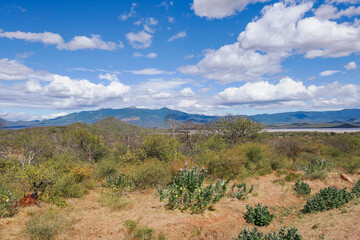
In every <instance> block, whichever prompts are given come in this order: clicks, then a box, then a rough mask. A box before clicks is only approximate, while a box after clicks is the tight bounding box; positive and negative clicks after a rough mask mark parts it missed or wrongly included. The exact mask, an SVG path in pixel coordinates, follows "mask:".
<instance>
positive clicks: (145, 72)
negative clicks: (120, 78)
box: [127, 68, 174, 75]
mask: <svg viewBox="0 0 360 240" xmlns="http://www.w3.org/2000/svg"><path fill="white" fill-rule="evenodd" d="M127 72H130V73H132V74H136V75H160V74H173V73H174V72H168V71H164V70H160V69H157V68H144V69H141V70H134V71H127Z"/></svg>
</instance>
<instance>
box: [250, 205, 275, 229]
mask: <svg viewBox="0 0 360 240" xmlns="http://www.w3.org/2000/svg"><path fill="white" fill-rule="evenodd" d="M246 209H247V212H246V213H245V216H244V218H245V220H246V222H247V223H252V224H255V225H256V226H267V225H269V224H270V223H271V221H272V220H273V218H274V217H275V215H274V214H272V213H270V212H269V209H268V206H264V207H263V206H261V203H258V204H257V205H256V206H255V208H253V207H252V206H249V205H246Z"/></svg>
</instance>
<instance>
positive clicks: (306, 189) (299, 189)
mask: <svg viewBox="0 0 360 240" xmlns="http://www.w3.org/2000/svg"><path fill="white" fill-rule="evenodd" d="M295 192H296V193H297V194H299V195H301V196H307V195H309V194H310V192H311V188H310V186H309V184H307V183H306V182H301V181H300V180H299V179H298V180H297V181H296V183H295Z"/></svg>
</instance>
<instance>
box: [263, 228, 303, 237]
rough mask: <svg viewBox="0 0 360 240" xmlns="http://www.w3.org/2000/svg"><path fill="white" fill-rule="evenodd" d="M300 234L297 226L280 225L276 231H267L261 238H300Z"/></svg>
mask: <svg viewBox="0 0 360 240" xmlns="http://www.w3.org/2000/svg"><path fill="white" fill-rule="evenodd" d="M301 239H302V236H301V234H300V233H299V232H298V230H297V228H294V227H289V228H288V229H286V228H285V227H282V228H281V229H280V231H279V232H278V233H275V232H273V233H268V234H266V235H265V237H264V238H263V240H301Z"/></svg>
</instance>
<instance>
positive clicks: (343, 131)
mask: <svg viewBox="0 0 360 240" xmlns="http://www.w3.org/2000/svg"><path fill="white" fill-rule="evenodd" d="M265 131H267V132H334V133H345V132H348V133H350V132H360V128H294V129H289V128H279V129H265Z"/></svg>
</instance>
